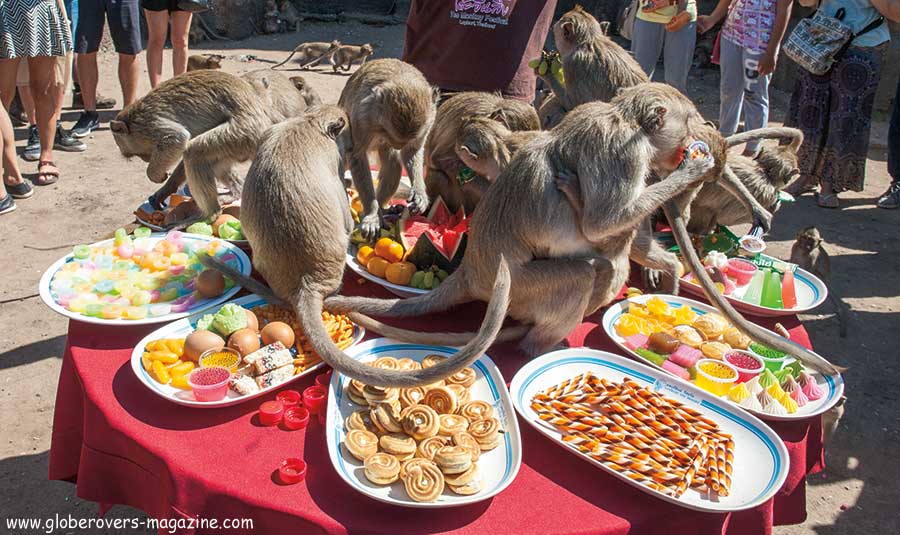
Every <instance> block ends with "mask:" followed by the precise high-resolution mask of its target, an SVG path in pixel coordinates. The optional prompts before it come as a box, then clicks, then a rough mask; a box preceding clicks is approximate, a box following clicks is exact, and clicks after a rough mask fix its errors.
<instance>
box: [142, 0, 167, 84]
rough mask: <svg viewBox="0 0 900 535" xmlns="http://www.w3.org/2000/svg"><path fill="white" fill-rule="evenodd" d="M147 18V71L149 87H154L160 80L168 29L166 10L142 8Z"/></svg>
mask: <svg viewBox="0 0 900 535" xmlns="http://www.w3.org/2000/svg"><path fill="white" fill-rule="evenodd" d="M144 17H146V19H147V73H148V74H149V75H150V88H151V89H152V88H155V87H156V86H157V85H159V82H160V80H162V69H163V47H164V46H165V45H166V33H167V31H168V29H169V12H168V11H150V10H149V9H145V10H144Z"/></svg>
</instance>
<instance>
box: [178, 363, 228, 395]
mask: <svg viewBox="0 0 900 535" xmlns="http://www.w3.org/2000/svg"><path fill="white" fill-rule="evenodd" d="M229 379H231V371H230V370H229V369H228V368H222V367H221V366H210V367H209V368H196V369H194V371H192V372H191V374H190V375H188V385H190V387H191V392H193V394H194V399H196V400H197V401H219V400H221V399H224V398H225V395H226V394H227V393H228V380H229Z"/></svg>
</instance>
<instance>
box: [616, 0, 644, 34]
mask: <svg viewBox="0 0 900 535" xmlns="http://www.w3.org/2000/svg"><path fill="white" fill-rule="evenodd" d="M639 3H640V0H632V2H631V3H630V4H628V5H627V6H625V9H623V10H622V14H621V15H620V16H619V35H621V36H622V37H624V38H625V39H628V40H629V41H631V35H632V34H633V33H634V18H635V16H636V15H637V10H638V4H639Z"/></svg>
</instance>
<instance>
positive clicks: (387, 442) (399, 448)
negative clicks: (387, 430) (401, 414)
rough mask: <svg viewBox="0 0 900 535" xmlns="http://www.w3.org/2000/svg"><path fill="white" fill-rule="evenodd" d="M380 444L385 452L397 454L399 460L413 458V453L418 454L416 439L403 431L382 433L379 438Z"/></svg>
mask: <svg viewBox="0 0 900 535" xmlns="http://www.w3.org/2000/svg"><path fill="white" fill-rule="evenodd" d="M378 444H379V445H380V446H381V449H382V450H384V452H385V453H390V454H391V455H394V456H396V457H397V460H400V461H405V460H407V459H412V457H413V455H415V454H416V441H415V440H413V438H412V437H409V436H406V435H404V434H403V433H391V434H389V435H382V436H381V437H380V438H379V439H378Z"/></svg>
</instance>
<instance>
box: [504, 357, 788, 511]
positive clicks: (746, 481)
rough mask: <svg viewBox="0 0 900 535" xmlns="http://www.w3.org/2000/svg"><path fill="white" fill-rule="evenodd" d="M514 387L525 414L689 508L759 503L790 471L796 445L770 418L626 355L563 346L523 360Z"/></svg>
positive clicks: (630, 479) (549, 433)
mask: <svg viewBox="0 0 900 535" xmlns="http://www.w3.org/2000/svg"><path fill="white" fill-rule="evenodd" d="M509 389H510V395H511V396H512V400H513V405H514V406H515V408H516V410H517V411H518V412H519V415H520V416H521V417H522V419H523V420H524V421H526V422H528V424H529V425H531V426H532V427H534V428H535V429H536V430H537V431H538V432H539V433H541V434H542V435H544V436H545V437H547V438H548V439H550V440H552V441H553V442H555V443H556V444H558V445H560V446H561V447H563V448H565V449H566V450H567V451H569V452H571V453H572V454H574V455H577V456H578V457H579V458H581V459H584V460H586V461H588V462H589V463H591V464H593V465H594V466H597V467H598V468H600V469H602V470H604V471H605V472H607V473H609V474H610V475H612V476H614V477H616V478H618V479H620V480H621V481H623V482H625V483H627V484H629V485H632V486H634V487H635V488H637V489H639V490H641V491H643V492H645V493H647V494H650V495H652V496H654V497H656V498H659V499H660V500H664V501H667V502H669V503H672V504H675V505H678V506H680V507H685V508H687V509H693V510H696V511H708V512H716V513H722V512H729V511H741V510H744V509H750V508H753V507H756V506H758V505H760V504H762V503H764V502H765V501H766V500H768V499H770V498H771V497H772V496H773V495H774V494H775V493H776V492H778V490H779V489H780V488H781V485H782V484H783V483H784V480H785V478H786V477H787V472H788V463H789V458H788V453H787V449H786V448H785V446H784V443H783V442H782V440H781V439H780V438H779V437H778V435H776V434H775V432H774V431H772V430H771V429H769V427H768V426H766V425H765V424H764V423H763V422H761V421H760V420H758V419H757V418H755V417H753V416H751V415H749V414H747V413H746V412H744V411H742V410H740V409H738V408H736V407H734V406H733V405H730V404H728V403H726V402H725V401H723V400H722V399H720V398H718V397H716V396H713V395H711V394H709V393H707V392H705V391H703V390H701V389H699V388H697V387H696V386H694V385H691V384H685V383H683V382H681V381H679V380H677V379H676V378H674V377H672V376H671V375H669V374H667V373H665V372H663V371H659V370H656V369H653V368H651V367H649V366H646V365H644V364H641V363H639V362H635V361H633V360H630V359H627V358H625V357H620V356H618V355H614V354H612V353H607V352H606V351H597V350H593V349H587V348H579V349H565V350H561V351H554V352H551V353H547V354H545V355H541V356H540V357H538V358H536V359H533V360H531V361H529V362H528V363H527V364H526V365H525V366H523V367H522V368H521V369H520V370H519V371H518V372H517V373H516V375H515V377H513V379H512V382H511V383H510V387H509ZM597 484H598V485H604V484H608V483H607V482H606V481H601V480H598V481H597Z"/></svg>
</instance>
